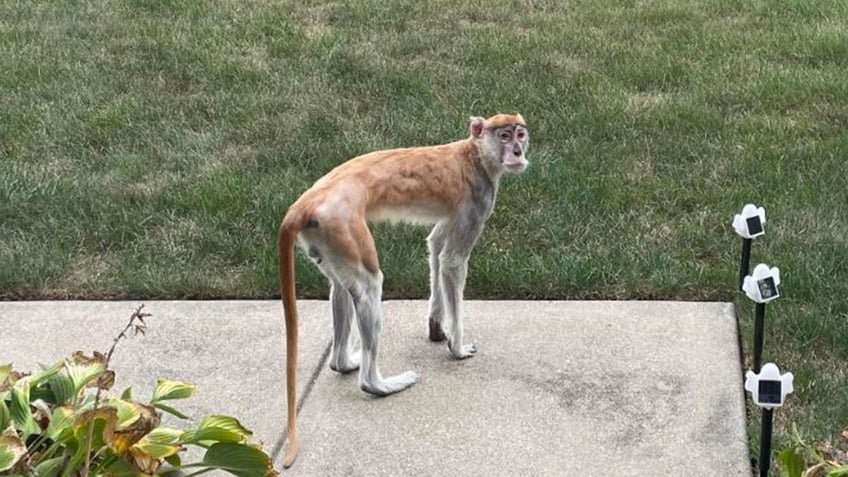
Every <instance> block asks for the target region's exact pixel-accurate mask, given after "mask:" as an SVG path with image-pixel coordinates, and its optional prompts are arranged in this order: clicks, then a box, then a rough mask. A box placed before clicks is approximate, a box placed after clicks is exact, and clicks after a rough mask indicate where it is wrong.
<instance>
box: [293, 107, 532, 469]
mask: <svg viewBox="0 0 848 477" xmlns="http://www.w3.org/2000/svg"><path fill="white" fill-rule="evenodd" d="M468 129H469V136H468V137H467V138H466V139H462V140H458V141H455V142H451V143H448V144H442V145H437V146H423V147H412V148H405V149H390V150H382V151H376V152H371V153H367V154H364V155H361V156H358V157H355V158H353V159H350V160H348V161H347V162H344V163H342V164H341V165H339V166H337V167H336V168H334V169H332V170H331V171H330V172H329V173H327V174H326V175H325V176H323V177H321V178H320V179H318V180H317V181H316V182H315V183H314V184H313V186H312V187H311V188H309V189H308V190H306V192H304V193H303V194H302V195H301V196H300V197H299V198H298V199H297V200H296V201H295V202H294V203H293V204H292V205H291V206H290V207H289V209H288V211H287V212H286V214H285V216H284V218H283V220H282V222H281V223H280V227H279V230H278V235H277V239H278V243H277V246H278V254H279V286H280V295H281V299H282V303H283V311H284V316H285V327H286V345H287V349H286V401H287V405H288V413H287V425H286V432H287V436H288V441H289V445H288V448H287V450H286V455H285V458H284V461H283V466H284V467H286V468H288V467H289V466H291V464H292V463H293V462H294V460H295V458H296V457H297V452H298V441H297V429H296V417H297V396H296V391H297V382H296V379H297V378H296V371H297V369H296V368H297V338H298V329H297V309H296V296H295V262H294V249H295V246H296V245H297V246H299V247H300V248H301V249H302V250H303V251H305V252H306V255H307V256H308V257H309V259H311V261H312V262H314V263H315V265H316V266H317V267H318V269H319V270H320V271H321V273H322V274H323V275H324V276H325V277H326V278H327V279H328V280H329V282H330V302H331V308H332V318H333V344H332V353H331V355H330V362H329V367H330V368H331V369H332V370H334V371H337V372H339V373H350V372H353V371H356V370H357V369H358V370H359V387H360V388H361V389H362V390H363V391H365V392H367V393H371V394H374V395H376V396H386V395H389V394H393V393H397V392H400V391H403V390H405V389H407V388H409V387H410V386H412V385H413V384H414V383H415V382H416V380H417V379H418V375H417V374H416V373H414V372H412V371H407V372H404V373H402V374H399V375H397V376H392V377H383V376H382V375H381V374H380V371H379V369H378V367H377V353H378V347H379V335H380V327H381V319H382V316H381V298H382V284H383V273H382V272H381V271H380V266H379V262H378V258H377V249H376V248H375V244H374V238H373V236H372V235H371V231H370V230H369V228H368V223H369V222H375V221H395V222H396V221H403V222H410V223H416V224H424V225H432V229H431V231H430V234H429V235H428V237H427V248H428V251H429V265H430V299H429V302H428V314H427V318H428V323H429V339H430V340H431V341H435V342H440V341H447V346H448V350H449V352H450V354H451V355H452V356H453V357H454V358H455V359H458V360H462V359H466V358H470V357H471V356H473V355H474V354H475V353H476V352H477V348H476V347H475V346H474V345H473V344H470V343H466V342H465V339H464V336H463V326H462V314H461V308H460V307H461V304H462V299H463V290H464V288H465V281H466V275H467V272H468V258H469V256H470V254H471V249H472V248H473V247H474V245H475V244H476V242H477V239H478V238H479V237H480V234H481V233H482V231H483V225H484V223H485V222H486V220H487V219H488V218H489V216H490V215H491V214H492V211H493V209H494V205H495V197H496V196H497V193H498V183H499V180H500V178H501V176H502V175H503V174H504V173H508V174H513V175H515V174H519V173H521V172H523V171H524V170H525V169H526V168H527V166H528V164H529V162H528V160H527V158H526V152H527V149H528V146H529V139H530V138H529V131H528V128H527V125H526V123H525V121H524V118H523V117H522V116H521V115H520V114H515V115H511V114H497V115H495V116H492V117H489V118H486V119H484V118H482V117H472V118H470V124H469V128H468ZM354 316H356V318H357V325H358V328H359V335H360V341H361V346H360V348H361V349H360V350H359V351H357V352H354V351H353V350H352V349H351V339H350V331H351V326H352V322H353V318H354Z"/></svg>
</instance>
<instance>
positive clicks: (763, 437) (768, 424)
mask: <svg viewBox="0 0 848 477" xmlns="http://www.w3.org/2000/svg"><path fill="white" fill-rule="evenodd" d="M794 379H795V378H794V376H793V375H792V373H786V374H780V369H778V368H777V365H775V364H774V363H766V364H765V365H763V369H762V370H761V371H759V372H757V373H755V372H753V371H748V372H747V373H745V389H746V390H747V391H748V392H750V393H751V398H752V399H753V400H754V404H756V405H757V406H760V407H761V408H763V414H762V422H761V423H760V460H759V466H758V467H759V468H760V477H767V476H768V471H769V467H770V466H771V431H772V412H773V411H774V408H776V407H780V406H782V405H783V402H784V401H785V400H786V395H787V394H789V393H791V392H792V391H793V390H794V387H793V381H794Z"/></svg>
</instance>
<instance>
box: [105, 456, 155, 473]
mask: <svg viewBox="0 0 848 477" xmlns="http://www.w3.org/2000/svg"><path fill="white" fill-rule="evenodd" d="M106 471H107V472H106V473H105V475H109V476H111V477H145V474H144V473H142V472H139V470H138V469H136V468H135V467H133V466H132V465H130V463H129V462H127V461H126V460H124V459H114V460H113V461H111V463H110V464H109V465H108V466H106Z"/></svg>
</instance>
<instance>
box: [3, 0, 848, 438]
mask: <svg viewBox="0 0 848 477" xmlns="http://www.w3.org/2000/svg"><path fill="white" fill-rule="evenodd" d="M497 111H519V112H521V113H522V114H523V115H524V116H525V118H526V119H527V120H528V122H529V124H530V127H531V130H532V142H531V147H530V154H529V158H530V160H531V167H530V169H529V170H528V171H527V172H526V173H525V174H524V175H523V176H521V177H519V178H506V179H505V180H504V182H503V183H502V187H501V193H500V197H499V200H498V204H497V208H496V212H495V215H494V216H493V217H492V219H491V220H490V222H489V224H488V226H487V229H486V231H485V233H484V235H483V237H482V239H481V241H480V243H479V244H478V246H477V248H476V250H475V252H474V255H473V256H472V260H471V265H470V268H471V270H470V272H469V283H468V290H467V296H469V297H472V298H496V297H497V298H512V299H515V298H519V299H520V298H557V299H683V300H728V301H735V302H736V303H737V305H738V308H737V309H738V313H739V318H740V324H741V329H742V331H743V345H744V346H745V348H746V349H749V348H750V343H749V340H750V338H749V337H750V335H751V328H752V324H751V322H752V315H753V306H752V305H751V304H750V303H749V301H748V300H747V299H745V298H740V296H739V294H738V293H737V292H736V291H735V284H736V279H737V277H736V273H737V266H738V254H739V249H740V243H739V240H738V238H737V237H736V236H735V235H734V233H733V232H732V229H731V227H730V223H731V220H732V218H733V214H735V213H737V212H739V210H740V209H741V207H742V205H743V204H744V203H746V202H754V203H756V204H758V205H763V206H765V207H766V208H767V214H768V224H767V230H768V234H767V235H766V236H765V237H764V238H761V239H758V240H757V241H756V242H755V244H754V253H753V258H752V263H753V264H756V263H759V262H760V261H764V262H766V263H768V264H770V265H776V266H778V267H780V268H781V271H782V278H783V285H782V288H781V294H782V298H780V300H778V301H777V302H775V303H774V304H773V305H770V306H769V310H768V315H767V320H768V323H767V326H766V331H767V341H766V352H765V356H764V358H765V359H766V360H775V361H776V362H778V363H779V364H780V365H781V366H783V367H785V368H787V369H790V370H791V371H793V372H794V373H795V376H796V394H795V395H794V396H793V397H792V398H791V405H790V406H788V408H786V409H784V410H781V412H779V413H778V414H777V417H776V421H777V425H778V427H779V428H780V429H782V430H785V429H787V428H788V426H789V424H790V423H797V425H798V427H799V429H800V431H801V433H802V434H803V435H805V436H809V437H812V438H815V439H826V438H828V437H830V436H831V435H832V433H834V432H836V431H838V430H841V429H844V428H845V427H846V426H848V366H846V360H848V172H847V171H846V166H848V160H846V158H848V2H845V1H844V0H819V1H813V0H809V1H804V0H751V1H742V0H712V1H702V2H697V1H692V0H688V1H687V0H643V1H598V0H576V1H568V2H566V1H554V0H548V1H545V0H535V1H533V0H514V1H507V0H490V1H486V2H482V1H473V2H460V1H457V0H438V1H432V2H424V1H420V0H404V1H392V2H385V1H355V2H336V3H333V2H326V3H325V2H310V1H305V2H281V1H272V0H253V1H245V0H216V1H212V0H210V1H201V0H73V1H71V0H61V1H60V0H53V1H50V2H38V1H27V0H19V1H5V2H2V3H0V298H5V299H18V298H70V297H83V298H130V299H143V298H216V297H240V298H256V297H272V296H275V295H276V294H277V291H276V273H277V272H276V252H275V249H274V241H275V233H276V227H277V224H278V222H279V219H280V218H281V216H282V214H283V213H284V212H285V210H286V207H287V206H288V205H289V204H290V203H291V202H292V201H293V200H294V199H295V197H296V196H297V195H298V194H299V193H300V192H302V191H303V190H304V189H305V188H306V187H308V185H309V184H311V183H312V182H313V181H314V180H315V179H316V178H318V177H319V176H321V175H322V174H323V173H325V172H326V171H328V170H329V169H330V168H332V167H333V166H334V165H335V164H338V163H339V162H341V161H343V160H345V159H347V158H349V157H352V156H354V155H357V154H360V153H363V152H367V151H370V150H373V149H380V148H389V147H400V146H410V145H424V144H435V143H441V142H446V141H451V140H454V139H458V138H461V137H464V136H465V134H466V131H467V120H468V117H469V116H471V115H489V114H493V113H495V112H497ZM425 234H426V231H425V230H423V229H421V228H416V227H412V226H403V227H386V226H378V227H376V231H375V235H376V236H377V242H378V247H379V248H380V252H381V254H382V255H381V262H382V265H383V268H384V272H385V275H386V280H385V287H386V292H385V295H386V296H387V297H424V296H426V293H427V283H428V282H427V276H428V275H427V273H428V272H427V265H426V258H425V256H426V249H425V243H424V236H425ZM298 274H299V295H300V296H303V297H319V296H325V295H326V293H327V286H326V284H325V283H324V281H323V279H321V277H320V276H319V274H318V273H317V271H316V270H315V269H314V268H313V267H311V266H308V265H307V264H306V261H305V260H304V261H302V262H300V266H299V267H298ZM752 426H755V424H753V423H752ZM752 429H756V427H752ZM756 438H757V433H756V432H753V433H752V440H753V445H754V446H755V447H756V445H757V443H756Z"/></svg>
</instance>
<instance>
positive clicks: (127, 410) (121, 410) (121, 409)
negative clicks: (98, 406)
mask: <svg viewBox="0 0 848 477" xmlns="http://www.w3.org/2000/svg"><path fill="white" fill-rule="evenodd" d="M106 405H107V406H109V407H114V408H115V410H116V411H118V422H117V423H116V424H115V428H116V429H126V428H127V427H129V426H130V425H131V424H132V423H134V422H135V421H137V420H138V418H139V416H141V409H139V406H138V405H137V404H136V403H133V402H129V401H123V400H121V399H109V400H108V401H106Z"/></svg>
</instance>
